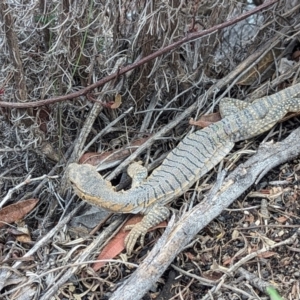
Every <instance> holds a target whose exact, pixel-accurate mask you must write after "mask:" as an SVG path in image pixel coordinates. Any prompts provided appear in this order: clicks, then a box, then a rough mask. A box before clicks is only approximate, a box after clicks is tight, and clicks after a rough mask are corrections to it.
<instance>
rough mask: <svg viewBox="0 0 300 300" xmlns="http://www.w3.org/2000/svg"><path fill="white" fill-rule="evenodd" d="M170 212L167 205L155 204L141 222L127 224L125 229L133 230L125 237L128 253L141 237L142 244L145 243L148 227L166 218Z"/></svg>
mask: <svg viewBox="0 0 300 300" xmlns="http://www.w3.org/2000/svg"><path fill="white" fill-rule="evenodd" d="M169 214H170V211H169V209H168V208H167V207H165V206H155V207H153V208H152V209H151V210H150V211H149V212H148V213H147V214H146V215H145V216H144V218H143V219H142V221H141V222H139V223H137V224H135V225H127V226H126V227H125V230H131V231H130V232H129V234H128V235H127V236H126V238H125V246H126V250H127V253H128V254H131V252H132V250H133V247H134V245H135V243H136V241H137V240H138V238H139V237H140V238H141V244H142V245H144V239H145V235H146V233H147V231H148V229H150V228H151V227H153V226H155V225H157V224H159V223H160V222H161V221H164V220H166V219H167V218H168V216H169Z"/></svg>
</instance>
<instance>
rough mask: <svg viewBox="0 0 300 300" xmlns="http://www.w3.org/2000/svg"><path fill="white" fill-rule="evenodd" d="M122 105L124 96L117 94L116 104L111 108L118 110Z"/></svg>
mask: <svg viewBox="0 0 300 300" xmlns="http://www.w3.org/2000/svg"><path fill="white" fill-rule="evenodd" d="M121 104H122V96H121V95H120V94H117V95H116V96H115V103H114V104H112V105H111V106H110V108H112V109H116V108H118V107H120V105H121Z"/></svg>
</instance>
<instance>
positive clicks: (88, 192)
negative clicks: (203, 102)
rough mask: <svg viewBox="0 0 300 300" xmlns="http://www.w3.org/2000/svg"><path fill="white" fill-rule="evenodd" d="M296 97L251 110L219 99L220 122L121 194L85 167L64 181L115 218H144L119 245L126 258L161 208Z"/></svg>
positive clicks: (287, 93) (298, 88)
mask: <svg viewBox="0 0 300 300" xmlns="http://www.w3.org/2000/svg"><path fill="white" fill-rule="evenodd" d="M298 94H300V83H299V84H296V85H295V86H292V87H289V88H287V89H285V90H282V91H280V92H278V93H276V94H274V95H272V96H266V97H263V98H260V99H257V100H255V101H254V102H253V103H251V104H247V103H245V102H243V101H240V100H236V99H231V98H224V99H222V101H221V102H220V112H221V116H222V120H221V121H219V122H217V123H214V124H212V125H210V126H208V127H206V128H205V129H202V130H199V131H196V132H194V133H192V134H189V135H187V136H186V137H185V138H184V139H183V140H182V141H181V142H180V143H179V144H178V146H177V147H176V148H174V149H173V150H172V151H171V152H170V153H169V154H168V156H167V157H166V159H165V160H164V161H163V163H162V164H161V166H160V167H158V168H157V169H155V170H154V171H153V172H152V174H151V175H150V176H149V177H148V178H147V179H145V180H144V181H143V182H141V183H140V184H139V185H137V184H135V185H134V186H133V187H132V188H131V189H129V190H127V191H121V192H115V191H114V188H113V187H112V185H111V184H110V182H108V181H106V180H105V179H103V177H102V176H101V175H100V174H99V173H98V172H97V171H96V168H95V167H93V166H91V165H87V164H86V165H79V164H76V163H72V164H70V165H69V167H68V170H67V172H68V178H69V181H70V183H71V184H72V186H73V188H74V191H75V192H76V194H77V195H78V196H79V197H81V198H82V199H84V200H86V201H87V202H89V203H90V204H94V205H97V206H100V207H102V208H104V209H107V210H109V211H113V212H117V213H134V214H137V213H141V214H143V215H144V217H143V219H142V221H141V222H140V223H138V224H136V225H134V226H133V227H132V228H131V231H130V233H129V234H128V236H127V238H126V240H125V244H126V248H127V252H128V253H131V252H132V250H133V247H134V245H135V243H136V241H137V239H138V238H139V237H140V236H141V241H142V243H143V241H144V236H145V234H146V232H147V230H148V229H149V228H150V227H152V226H155V225H157V224H158V223H160V222H161V221H163V220H165V219H167V217H168V216H169V209H168V208H167V207H166V206H165V205H166V204H167V203H168V202H170V201H172V200H173V199H175V198H177V197H179V196H180V195H182V194H183V193H184V192H186V191H187V190H188V189H189V188H190V187H191V186H192V185H193V184H194V183H195V182H196V181H197V180H198V179H199V178H200V177H201V176H203V175H204V174H205V173H207V172H208V171H209V170H211V169H212V168H213V167H214V166H215V165H217V164H218V163H219V162H220V161H221V160H222V159H223V158H224V157H225V156H226V155H227V154H228V153H229V152H230V150H231V149H232V148H233V146H234V143H235V142H238V141H241V140H245V139H250V138H252V137H254V136H257V135H259V134H261V133H263V132H265V131H267V130H269V129H270V128H271V127H273V126H274V125H275V124H276V122H278V121H279V120H280V119H281V118H282V117H283V116H284V115H285V114H286V113H288V112H296V111H299V110H300V98H295V96H297V95H298ZM127 229H128V228H127Z"/></svg>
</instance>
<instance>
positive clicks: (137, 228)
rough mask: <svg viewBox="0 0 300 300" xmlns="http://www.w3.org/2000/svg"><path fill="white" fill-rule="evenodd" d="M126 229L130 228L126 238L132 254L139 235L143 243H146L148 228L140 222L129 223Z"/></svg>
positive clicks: (128, 250) (129, 251) (129, 252)
mask: <svg viewBox="0 0 300 300" xmlns="http://www.w3.org/2000/svg"><path fill="white" fill-rule="evenodd" d="M125 230H130V232H129V234H128V235H127V236H126V238H125V247H126V251H127V253H128V254H129V255H130V254H131V253H132V251H133V248H134V246H135V244H136V241H137V240H138V238H139V237H140V240H141V245H142V246H143V245H144V241H145V235H146V233H147V228H144V227H143V226H142V225H141V224H140V223H138V224H135V225H127V226H126V227H125Z"/></svg>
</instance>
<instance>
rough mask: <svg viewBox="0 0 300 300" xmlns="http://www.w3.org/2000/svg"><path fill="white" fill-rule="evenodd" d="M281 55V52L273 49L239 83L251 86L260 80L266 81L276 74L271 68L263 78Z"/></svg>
mask: <svg viewBox="0 0 300 300" xmlns="http://www.w3.org/2000/svg"><path fill="white" fill-rule="evenodd" d="M279 54H280V50H278V49H277V50H276V49H272V50H270V51H269V52H268V53H267V54H266V55H265V56H264V57H263V58H262V59H261V60H260V61H259V62H258V64H257V65H256V66H254V67H253V68H251V69H250V70H249V71H248V72H247V73H246V74H245V75H244V76H242V78H241V80H240V81H239V82H238V84H239V85H251V84H253V83H254V82H255V81H257V80H260V81H264V79H266V78H269V77H271V76H272V74H273V73H274V68H270V69H269V71H267V73H266V74H264V77H263V78H261V74H262V73H263V72H264V71H265V70H266V69H267V68H268V67H269V66H270V65H271V64H273V63H274V58H276V56H278V55H279Z"/></svg>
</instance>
